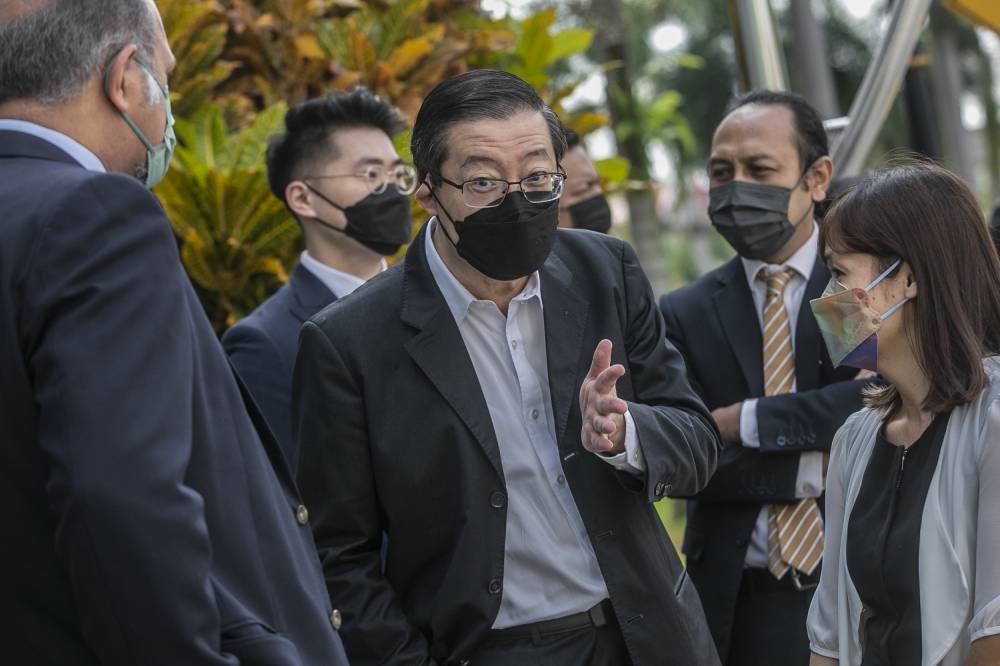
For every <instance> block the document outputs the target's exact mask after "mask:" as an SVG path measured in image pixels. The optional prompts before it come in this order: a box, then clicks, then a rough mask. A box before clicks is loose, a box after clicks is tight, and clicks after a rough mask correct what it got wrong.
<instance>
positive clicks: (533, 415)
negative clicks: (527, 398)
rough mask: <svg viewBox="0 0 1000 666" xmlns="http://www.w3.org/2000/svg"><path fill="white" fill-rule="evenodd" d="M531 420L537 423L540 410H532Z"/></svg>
mask: <svg viewBox="0 0 1000 666" xmlns="http://www.w3.org/2000/svg"><path fill="white" fill-rule="evenodd" d="M531 418H532V420H535V421H537V420H538V410H537V409H533V410H531Z"/></svg>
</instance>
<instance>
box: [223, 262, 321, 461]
mask: <svg viewBox="0 0 1000 666" xmlns="http://www.w3.org/2000/svg"><path fill="white" fill-rule="evenodd" d="M335 300H337V298H336V296H334V294H333V292H332V291H330V290H329V289H327V287H326V285H324V284H323V283H322V282H321V281H320V279H319V278H318V277H316V276H315V275H313V274H312V273H311V272H310V271H309V269H307V268H306V267H305V266H303V265H302V264H299V265H297V266H296V267H295V270H294V271H293V272H292V277H291V279H290V280H289V281H288V284H285V285H283V286H282V287H281V288H280V289H278V291H276V292H275V293H274V294H273V295H272V296H271V297H270V298H268V299H267V300H266V301H264V302H263V303H261V304H260V306H258V307H257V309H256V310H254V311H253V312H251V313H250V314H249V315H247V316H246V317H244V318H243V319H241V320H240V321H238V322H236V324H235V325H234V326H233V327H232V328H230V329H229V330H228V331H226V333H225V335H223V336H222V346H223V347H225V349H226V353H228V354H229V358H230V359H231V360H232V362H233V365H234V366H236V370H237V371H238V372H239V373H240V376H241V377H242V378H243V381H244V382H246V385H247V387H248V388H249V389H250V393H251V395H253V398H254V400H255V401H256V403H257V406H258V407H260V410H261V411H262V412H263V413H264V418H265V419H266V420H267V422H268V424H270V426H271V430H272V431H273V432H274V436H275V437H276V438H277V440H278V443H279V444H281V448H282V449H283V450H284V452H285V459H286V460H287V461H288V462H289V465H290V467H291V469H293V470H294V469H295V460H296V456H295V442H294V436H293V434H292V417H291V403H292V371H293V370H294V369H295V355H296V353H297V352H298V349H299V329H300V328H301V327H302V324H303V322H305V321H306V320H307V319H309V317H312V316H313V315H314V314H316V313H317V312H319V311H320V310H322V309H323V308H324V307H326V306H327V305H329V304H330V303H332V302H334V301H335Z"/></svg>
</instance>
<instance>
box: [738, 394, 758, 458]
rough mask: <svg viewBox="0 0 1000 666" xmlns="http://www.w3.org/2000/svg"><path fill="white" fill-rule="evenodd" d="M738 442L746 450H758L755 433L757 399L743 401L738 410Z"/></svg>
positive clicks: (756, 434)
mask: <svg viewBox="0 0 1000 666" xmlns="http://www.w3.org/2000/svg"><path fill="white" fill-rule="evenodd" d="M740 442H741V443H742V444H743V446H745V447H747V448H748V449H759V448H760V433H759V432H757V399H756V398H752V399H750V400H744V401H743V406H742V407H741V408H740Z"/></svg>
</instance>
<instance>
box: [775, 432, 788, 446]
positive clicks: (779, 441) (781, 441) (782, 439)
mask: <svg viewBox="0 0 1000 666" xmlns="http://www.w3.org/2000/svg"><path fill="white" fill-rule="evenodd" d="M785 442H786V440H785V436H784V435H778V439H777V440H776V444H777V445H778V446H784V445H785Z"/></svg>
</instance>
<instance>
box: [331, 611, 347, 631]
mask: <svg viewBox="0 0 1000 666" xmlns="http://www.w3.org/2000/svg"><path fill="white" fill-rule="evenodd" d="M343 623H344V617H343V616H342V615H341V614H340V611H339V610H337V609H336V608H334V609H333V612H332V613H330V626H331V627H333V630H334V631H340V625H342V624H343Z"/></svg>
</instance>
